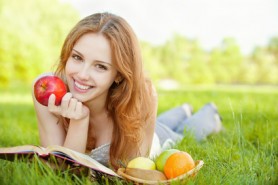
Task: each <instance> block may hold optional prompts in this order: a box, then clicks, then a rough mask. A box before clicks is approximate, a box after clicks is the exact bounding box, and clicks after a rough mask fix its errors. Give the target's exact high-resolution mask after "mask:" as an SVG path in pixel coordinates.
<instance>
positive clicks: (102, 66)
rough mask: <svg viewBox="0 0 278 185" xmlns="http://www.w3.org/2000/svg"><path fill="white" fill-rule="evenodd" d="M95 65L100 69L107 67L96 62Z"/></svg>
mask: <svg viewBox="0 0 278 185" xmlns="http://www.w3.org/2000/svg"><path fill="white" fill-rule="evenodd" d="M96 67H97V68H98V69H100V70H102V71H106V70H107V67H106V66H105V65H101V64H97V65H96Z"/></svg>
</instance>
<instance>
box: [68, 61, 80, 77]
mask: <svg viewBox="0 0 278 185" xmlns="http://www.w3.org/2000/svg"><path fill="white" fill-rule="evenodd" d="M77 69H78V67H77V65H75V64H74V63H73V62H72V61H71V60H68V61H67V64H66V68H65V73H66V75H68V74H71V73H74V72H76V71H77Z"/></svg>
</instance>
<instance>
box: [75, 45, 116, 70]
mask: <svg viewBox="0 0 278 185" xmlns="http://www.w3.org/2000/svg"><path fill="white" fill-rule="evenodd" d="M72 50H73V51H75V52H76V53H77V54H78V55H81V56H82V57H84V56H83V55H82V53H80V52H79V51H77V50H76V49H74V48H72ZM96 62H100V63H104V64H107V65H110V66H112V64H110V63H108V62H104V61H101V60H96Z"/></svg>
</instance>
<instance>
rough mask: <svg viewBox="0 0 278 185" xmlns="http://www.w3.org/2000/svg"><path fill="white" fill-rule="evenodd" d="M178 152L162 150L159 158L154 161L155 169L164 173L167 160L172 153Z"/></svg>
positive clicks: (175, 150)
mask: <svg viewBox="0 0 278 185" xmlns="http://www.w3.org/2000/svg"><path fill="white" fill-rule="evenodd" d="M176 152H179V150H177V149H168V150H164V151H163V152H161V154H159V156H158V157H157V158H156V159H155V164H156V169H157V170H159V171H161V172H163V171H164V165H165V163H166V161H167V159H168V158H169V157H170V155H172V154H173V153H176Z"/></svg>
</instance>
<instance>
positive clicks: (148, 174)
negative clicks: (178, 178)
mask: <svg viewBox="0 0 278 185" xmlns="http://www.w3.org/2000/svg"><path fill="white" fill-rule="evenodd" d="M125 174H127V175H129V176H132V177H135V178H138V179H143V180H152V181H163V180H167V178H166V176H165V175H164V173H162V172H160V171H158V170H145V169H138V168H126V169H125Z"/></svg>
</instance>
